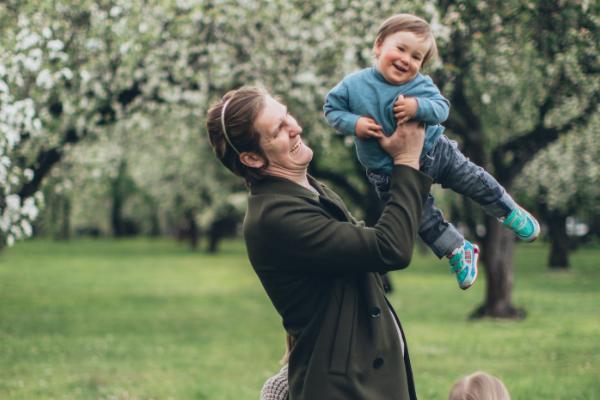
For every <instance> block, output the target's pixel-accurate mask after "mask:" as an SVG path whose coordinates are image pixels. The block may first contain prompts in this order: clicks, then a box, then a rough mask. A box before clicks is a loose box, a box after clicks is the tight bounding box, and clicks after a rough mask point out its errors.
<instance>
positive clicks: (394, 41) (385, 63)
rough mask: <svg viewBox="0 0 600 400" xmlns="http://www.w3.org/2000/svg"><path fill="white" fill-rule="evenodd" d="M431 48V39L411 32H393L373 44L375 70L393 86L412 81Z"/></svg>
mask: <svg viewBox="0 0 600 400" xmlns="http://www.w3.org/2000/svg"><path fill="white" fill-rule="evenodd" d="M430 48H431V39H429V38H427V37H422V36H418V35H416V34H414V33H412V32H407V31H400V32H395V33H393V34H391V35H388V36H386V38H385V39H384V40H383V41H382V42H379V43H376V44H375V48H374V50H375V57H376V58H377V61H376V67H377V70H378V71H379V72H380V73H381V74H382V75H383V77H384V78H385V79H386V80H387V81H388V82H389V83H391V84H393V85H400V84H402V83H406V82H408V81H410V80H411V79H413V78H414V77H415V76H416V75H417V73H418V72H419V70H420V69H421V65H423V59H424V57H425V55H426V54H427V52H428V51H429V49H430Z"/></svg>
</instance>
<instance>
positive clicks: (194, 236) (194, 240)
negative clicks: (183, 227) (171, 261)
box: [185, 209, 199, 251]
mask: <svg viewBox="0 0 600 400" xmlns="http://www.w3.org/2000/svg"><path fill="white" fill-rule="evenodd" d="M195 216H196V212H195V211H194V210H193V209H190V210H187V211H186V212H185V219H186V221H187V233H188V238H189V240H190V247H191V248H192V250H194V251H195V250H196V249H198V238H199V235H198V225H197V224H196V218H195Z"/></svg>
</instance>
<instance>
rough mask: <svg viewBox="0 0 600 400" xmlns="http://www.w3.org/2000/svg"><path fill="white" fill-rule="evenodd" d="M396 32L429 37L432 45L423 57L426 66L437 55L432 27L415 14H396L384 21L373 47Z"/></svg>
mask: <svg viewBox="0 0 600 400" xmlns="http://www.w3.org/2000/svg"><path fill="white" fill-rule="evenodd" d="M396 32H412V33H414V34H415V35H417V36H420V37H424V38H426V39H429V42H430V43H431V46H430V47H429V50H428V51H427V53H426V54H425V56H424V57H423V64H422V65H423V66H425V64H427V62H428V61H429V60H433V59H435V58H436V57H437V55H438V49H437V45H436V44H435V37H434V36H433V32H431V27H430V26H429V24H428V23H427V21H425V20H424V19H423V18H420V17H417V16H416V15H413V14H396V15H392V16H391V17H389V18H388V19H386V20H385V21H383V22H382V24H381V25H380V26H379V29H378V30H377V36H376V37H375V42H374V43H373V47H375V46H377V45H379V44H381V43H383V41H384V40H385V38H386V37H388V36H390V35H393V34H394V33H396Z"/></svg>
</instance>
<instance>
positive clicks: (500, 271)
mask: <svg viewBox="0 0 600 400" xmlns="http://www.w3.org/2000/svg"><path fill="white" fill-rule="evenodd" d="M486 231H487V235H486V237H485V241H484V242H483V243H482V249H481V250H482V252H481V257H482V258H481V261H482V262H483V265H484V267H485V272H486V274H485V277H486V283H487V292H486V295H485V303H484V304H483V305H481V306H480V307H479V308H477V309H476V310H475V311H474V312H473V314H471V318H482V317H495V318H511V319H521V318H524V317H525V311H524V310H523V309H518V308H516V307H514V306H513V304H512V284H513V271H512V259H513V250H514V246H515V244H514V236H513V233H512V232H511V231H510V230H508V229H505V228H504V227H503V226H502V225H501V224H500V223H498V221H497V220H496V219H495V218H492V217H486Z"/></svg>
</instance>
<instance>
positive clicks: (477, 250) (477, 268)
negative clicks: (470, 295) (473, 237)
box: [459, 244, 479, 290]
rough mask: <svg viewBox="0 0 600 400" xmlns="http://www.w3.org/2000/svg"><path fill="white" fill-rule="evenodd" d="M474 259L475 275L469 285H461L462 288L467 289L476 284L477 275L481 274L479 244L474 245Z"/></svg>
mask: <svg viewBox="0 0 600 400" xmlns="http://www.w3.org/2000/svg"><path fill="white" fill-rule="evenodd" d="M473 261H474V262H473V264H474V265H475V277H474V278H473V280H472V281H471V283H470V284H469V286H465V287H462V286H459V287H460V288H461V289H462V290H467V289H468V288H470V287H471V286H473V285H474V284H475V281H477V276H478V275H479V264H478V263H479V246H477V245H476V244H474V245H473Z"/></svg>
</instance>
